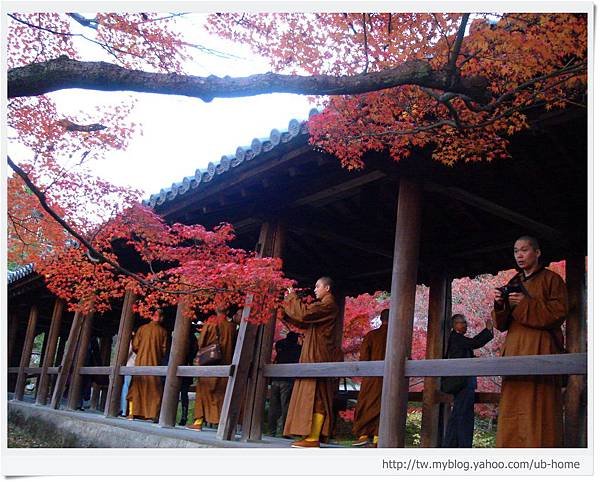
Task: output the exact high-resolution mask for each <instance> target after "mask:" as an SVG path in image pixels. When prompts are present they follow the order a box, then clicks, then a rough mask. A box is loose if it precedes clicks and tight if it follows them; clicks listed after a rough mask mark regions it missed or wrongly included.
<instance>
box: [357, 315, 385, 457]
mask: <svg viewBox="0 0 600 482" xmlns="http://www.w3.org/2000/svg"><path fill="white" fill-rule="evenodd" d="M389 316H390V310H387V309H386V310H383V311H382V312H381V315H380V318H381V326H380V327H379V328H377V329H375V330H373V331H370V332H369V333H367V334H366V336H365V338H364V339H363V341H362V343H361V345H360V361H374V360H384V359H385V345H386V342H387V328H388V319H389ZM382 389H383V378H382V377H368V378H363V379H362V382H361V385H360V393H359V394H358V401H357V403H356V409H355V411H354V426H353V427H352V431H353V432H354V435H356V436H357V437H358V438H357V440H356V441H355V442H353V443H352V445H353V446H354V447H362V446H365V445H368V444H369V443H370V441H371V440H370V439H372V440H373V445H375V446H377V434H378V433H379V411H380V410H381V390H382Z"/></svg>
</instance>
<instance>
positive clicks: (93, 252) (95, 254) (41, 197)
mask: <svg viewBox="0 0 600 482" xmlns="http://www.w3.org/2000/svg"><path fill="white" fill-rule="evenodd" d="M6 160H7V162H8V165H9V166H10V168H11V169H12V170H13V171H15V172H16V173H17V175H18V176H19V177H20V178H21V179H23V182H25V184H26V185H27V187H28V188H29V189H31V191H32V192H33V194H34V195H35V196H36V197H37V199H38V201H39V203H40V205H41V206H42V208H43V209H44V211H46V212H47V213H48V214H49V215H50V216H51V217H52V218H53V219H54V220H55V221H56V222H57V223H58V224H60V225H61V226H62V227H63V228H64V229H65V230H66V231H67V232H68V233H69V234H70V235H71V236H73V237H74V238H75V239H76V240H77V241H78V242H79V243H81V245H83V246H84V247H85V248H86V249H87V252H86V255H87V256H88V258H89V259H90V260H91V261H92V262H94V263H100V262H102V263H106V264H108V265H109V266H111V267H112V268H113V269H115V270H116V271H117V272H119V273H122V274H124V275H125V276H128V277H130V278H132V279H134V280H136V281H137V282H138V283H140V284H141V285H142V286H145V287H146V288H149V289H153V290H156V291H161V292H163V293H167V294H175V295H187V294H193V293H197V292H200V291H211V292H220V291H229V290H223V289H220V288H195V289H194V290H166V289H163V288H160V287H158V286H156V285H155V284H154V283H153V282H151V281H148V280H146V279H144V278H142V277H141V276H139V275H138V274H136V273H133V272H131V271H129V270H128V269H126V268H124V267H123V266H121V265H120V264H118V263H116V262H114V261H112V260H111V259H109V258H107V257H106V256H105V255H103V254H102V253H101V252H99V251H98V250H97V249H96V248H94V246H92V244H91V243H90V242H89V241H88V240H87V239H85V238H84V237H83V236H82V235H81V234H79V233H78V232H77V231H75V229H73V228H72V227H71V226H70V225H69V223H67V222H66V221H65V220H64V219H63V218H62V217H61V216H59V215H58V213H56V211H54V209H52V208H51V207H50V206H49V205H48V201H47V199H46V196H45V194H44V193H42V192H41V191H40V190H39V189H38V188H37V186H36V185H35V184H34V183H33V181H32V180H31V179H30V178H29V176H28V175H27V173H26V172H25V171H23V169H21V168H20V167H19V166H17V165H16V164H15V163H14V162H13V161H12V159H11V158H10V156H6Z"/></svg>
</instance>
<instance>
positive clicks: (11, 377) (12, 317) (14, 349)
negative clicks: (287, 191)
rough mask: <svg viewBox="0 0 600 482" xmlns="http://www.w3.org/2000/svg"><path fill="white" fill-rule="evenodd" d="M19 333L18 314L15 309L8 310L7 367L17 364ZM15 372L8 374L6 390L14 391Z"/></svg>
mask: <svg viewBox="0 0 600 482" xmlns="http://www.w3.org/2000/svg"><path fill="white" fill-rule="evenodd" d="M18 335H19V315H18V314H17V312H16V310H14V311H10V312H9V314H8V333H7V336H8V343H7V345H8V346H7V348H8V349H7V350H6V351H7V360H6V366H7V367H14V366H17V363H18V361H17V360H16V356H15V355H16V354H17V353H18V345H19V342H18V339H17V337H18ZM22 349H23V348H22V347H21V350H22ZM17 376H18V375H17V374H15V373H9V374H8V391H9V392H14V390H15V384H16V383H17Z"/></svg>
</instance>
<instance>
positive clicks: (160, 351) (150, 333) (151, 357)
mask: <svg viewBox="0 0 600 482" xmlns="http://www.w3.org/2000/svg"><path fill="white" fill-rule="evenodd" d="M162 316H163V315H162V313H159V314H157V315H156V316H155V317H154V318H153V319H152V320H151V321H150V323H147V324H145V325H143V326H141V327H140V328H139V329H138V331H137V333H136V334H135V336H134V337H133V341H132V343H131V347H132V349H133V351H134V352H135V353H136V358H135V366H158V365H160V363H161V361H162V359H163V358H164V356H165V353H166V352H167V338H168V334H167V330H165V328H164V327H163V326H161V324H160V323H161V321H162ZM162 392H163V384H162V381H161V377H157V376H150V375H134V376H133V378H132V380H131V386H130V387H129V392H128V393H127V401H128V402H129V418H130V419H133V418H134V417H140V418H144V419H150V420H153V421H154V422H157V421H158V416H159V414H160V403H161V400H162Z"/></svg>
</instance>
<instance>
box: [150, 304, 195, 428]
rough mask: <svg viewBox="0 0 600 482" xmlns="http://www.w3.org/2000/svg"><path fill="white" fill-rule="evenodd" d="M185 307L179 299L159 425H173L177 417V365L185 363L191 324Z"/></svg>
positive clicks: (179, 384)
mask: <svg viewBox="0 0 600 482" xmlns="http://www.w3.org/2000/svg"><path fill="white" fill-rule="evenodd" d="M186 309H187V305H186V303H185V302H183V301H180V302H179V303H178V304H177V315H176V316H175V326H174V327H173V336H172V340H171V352H170V354H169V363H168V366H167V376H166V379H165V388H164V390H163V396H162V404H161V406H160V416H159V419H158V424H159V425H160V426H161V427H174V426H175V420H176V418H177V404H178V403H179V390H180V389H181V378H180V377H178V376H177V367H178V366H179V365H184V364H185V360H186V357H187V351H188V347H189V337H190V330H191V326H192V325H191V323H192V322H191V320H190V318H189V317H188V316H186V315H185V311H186Z"/></svg>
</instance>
